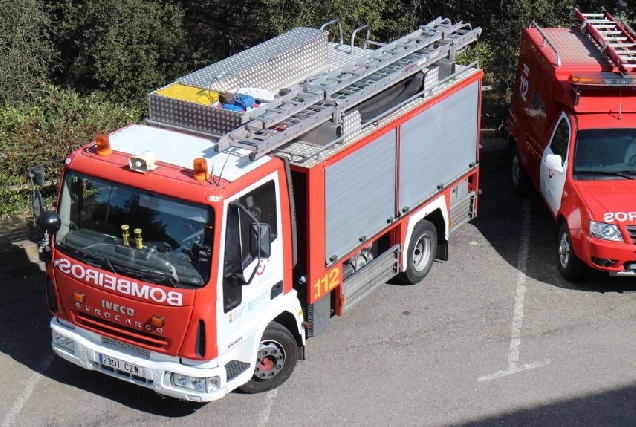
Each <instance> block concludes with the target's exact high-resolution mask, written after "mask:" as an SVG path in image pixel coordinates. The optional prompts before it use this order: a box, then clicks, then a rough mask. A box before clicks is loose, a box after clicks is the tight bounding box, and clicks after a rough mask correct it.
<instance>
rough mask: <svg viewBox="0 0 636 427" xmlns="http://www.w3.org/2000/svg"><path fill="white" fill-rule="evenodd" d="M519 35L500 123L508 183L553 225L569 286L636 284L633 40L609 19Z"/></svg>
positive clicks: (582, 19)
mask: <svg viewBox="0 0 636 427" xmlns="http://www.w3.org/2000/svg"><path fill="white" fill-rule="evenodd" d="M575 15H576V18H577V21H578V23H577V25H576V26H574V27H572V28H541V27H540V26H539V25H538V24H536V23H533V25H531V26H530V28H527V29H525V30H524V31H523V34H522V37H521V52H520V56H519V65H518V69H517V82H516V86H515V90H514V94H513V99H512V103H511V109H510V115H509V119H508V131H509V133H510V148H511V160H512V161H511V169H510V170H511V177H512V185H513V189H514V190H515V191H516V192H518V193H524V192H526V191H527V189H528V187H529V186H530V185H534V187H536V189H537V190H538V191H539V193H540V195H541V197H542V198H543V200H544V201H545V203H546V205H547V206H548V209H549V210H550V212H551V214H552V215H553V216H554V218H555V220H556V224H557V229H558V233H557V251H556V254H555V255H556V260H557V266H558V269H559V272H560V273H561V275H562V276H563V277H564V278H566V279H568V280H577V279H579V278H581V276H582V274H583V273H584V271H585V267H586V266H588V267H591V268H594V269H597V270H601V271H605V272H608V273H609V274H611V275H616V276H634V275H636V36H635V34H634V32H633V31H632V29H631V28H630V27H629V26H628V25H626V24H625V23H624V22H622V21H620V20H619V19H616V18H615V17H614V16H612V15H611V14H610V13H607V12H605V13H599V14H584V13H582V12H580V11H578V10H577V11H576V12H575Z"/></svg>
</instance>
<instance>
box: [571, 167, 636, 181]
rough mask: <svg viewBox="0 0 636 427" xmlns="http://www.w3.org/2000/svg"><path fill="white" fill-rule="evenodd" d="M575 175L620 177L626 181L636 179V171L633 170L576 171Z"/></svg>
mask: <svg viewBox="0 0 636 427" xmlns="http://www.w3.org/2000/svg"><path fill="white" fill-rule="evenodd" d="M574 173H575V174H579V173H582V174H590V175H610V176H620V177H621V178H626V179H636V171H633V170H622V171H599V170H578V169H575V170H574Z"/></svg>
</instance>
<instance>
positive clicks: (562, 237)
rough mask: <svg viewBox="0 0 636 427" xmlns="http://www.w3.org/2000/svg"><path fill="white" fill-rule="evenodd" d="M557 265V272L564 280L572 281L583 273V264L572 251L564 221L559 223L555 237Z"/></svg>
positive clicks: (570, 240)
mask: <svg viewBox="0 0 636 427" xmlns="http://www.w3.org/2000/svg"><path fill="white" fill-rule="evenodd" d="M557 265H558V266H559V273H561V276H563V278H564V279H566V280H569V281H572V282H574V281H576V280H579V279H580V278H581V276H582V275H583V269H584V267H585V265H584V264H583V261H581V260H580V259H579V258H578V257H577V256H576V254H575V253H574V248H573V247H572V238H571V237H570V230H569V228H568V224H567V223H566V222H563V224H561V227H560V228H559V235H558V237H557Z"/></svg>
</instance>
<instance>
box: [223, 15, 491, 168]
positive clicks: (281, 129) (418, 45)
mask: <svg viewBox="0 0 636 427" xmlns="http://www.w3.org/2000/svg"><path fill="white" fill-rule="evenodd" d="M480 33H481V28H479V27H477V28H474V29H473V28H471V27H470V25H468V24H465V23H462V22H459V23H456V24H452V23H451V22H450V21H449V20H448V19H442V18H438V19H436V20H434V21H432V22H430V23H428V24H426V25H423V26H421V27H420V28H419V29H418V30H416V31H414V32H413V33H411V34H408V35H406V36H404V37H402V38H400V39H398V40H396V41H394V42H391V43H388V44H384V45H382V46H381V47H380V48H378V49H375V50H369V52H368V53H366V54H365V55H363V56H362V57H360V58H358V59H357V60H355V61H353V62H351V63H349V64H347V65H345V66H343V67H341V68H338V69H336V70H334V71H330V72H326V73H323V74H319V75H317V76H314V77H312V78H310V79H308V80H307V81H305V82H304V83H302V84H301V85H299V86H298V87H296V88H292V90H291V91H290V92H289V93H287V94H285V95H283V96H281V97H280V98H278V99H277V100H275V101H274V102H271V103H269V104H267V105H266V106H265V107H264V108H262V109H259V110H257V111H256V112H255V114H253V115H252V116H251V120H250V121H249V122H247V123H246V124H244V125H242V126H241V127H239V128H237V129H235V130H233V131H230V132H228V133H226V134H225V135H223V136H221V138H220V139H219V142H218V144H217V147H216V149H217V150H218V151H222V150H225V149H226V148H228V147H230V146H232V147H239V148H245V149H247V150H249V151H251V154H250V158H251V159H256V158H259V157H261V156H262V155H264V154H266V153H268V152H271V151H272V150H275V149H276V148H278V147H280V146H281V145H283V144H286V143H287V142H290V141H292V140H293V139H295V138H297V137H298V136H300V135H302V134H303V133H305V132H307V131H309V130H311V129H313V128H315V127H317V126H319V125H320V124H322V123H325V122H327V121H329V120H332V121H334V122H337V121H339V120H340V118H341V115H342V114H343V113H344V112H345V111H346V110H347V109H348V108H351V107H353V106H355V105H357V104H360V103H361V102H363V101H365V100H367V99H369V98H371V97H372V96H373V95H376V94H378V93H380V92H382V91H383V90H385V89H387V88H389V87H390V86H391V85H393V84H395V83H397V82H399V81H401V80H404V79H405V78H407V77H409V76H412V75H414V74H416V73H417V72H419V71H422V70H424V69H426V68H427V67H428V66H430V65H433V64H435V63H436V62H438V61H439V60H441V59H443V58H449V59H451V60H454V55H455V53H456V52H457V51H459V50H461V49H462V48H464V47H465V46H467V45H468V44H470V43H472V42H473V41H475V40H476V39H477V38H478V37H479V35H480Z"/></svg>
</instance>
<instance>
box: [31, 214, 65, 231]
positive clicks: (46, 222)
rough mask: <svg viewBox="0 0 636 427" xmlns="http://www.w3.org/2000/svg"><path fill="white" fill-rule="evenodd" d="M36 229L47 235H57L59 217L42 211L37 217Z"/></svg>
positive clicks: (59, 225)
mask: <svg viewBox="0 0 636 427" xmlns="http://www.w3.org/2000/svg"><path fill="white" fill-rule="evenodd" d="M36 224H37V226H38V228H39V229H40V230H42V231H45V232H47V233H57V231H58V230H59V229H60V227H61V226H62V220H61V219H60V217H59V215H58V214H57V213H55V212H53V211H44V212H42V213H41V214H40V216H38V218H37V222H36Z"/></svg>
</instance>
